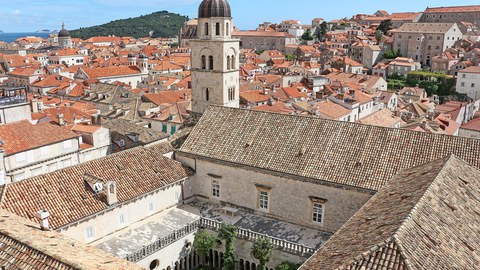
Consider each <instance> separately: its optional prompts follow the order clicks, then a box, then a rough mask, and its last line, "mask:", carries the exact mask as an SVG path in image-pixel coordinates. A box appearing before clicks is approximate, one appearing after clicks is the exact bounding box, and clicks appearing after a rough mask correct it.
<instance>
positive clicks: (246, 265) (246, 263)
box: [245, 261, 251, 270]
mask: <svg viewBox="0 0 480 270" xmlns="http://www.w3.org/2000/svg"><path fill="white" fill-rule="evenodd" d="M250 268H251V264H250V262H249V261H246V262H245V270H251V269H250Z"/></svg>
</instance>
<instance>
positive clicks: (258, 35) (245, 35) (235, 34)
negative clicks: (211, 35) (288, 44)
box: [232, 31, 294, 38]
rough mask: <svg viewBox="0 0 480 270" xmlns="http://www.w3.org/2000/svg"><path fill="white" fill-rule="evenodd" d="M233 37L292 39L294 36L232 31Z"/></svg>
mask: <svg viewBox="0 0 480 270" xmlns="http://www.w3.org/2000/svg"><path fill="white" fill-rule="evenodd" d="M232 36H233V37H284V38H293V37H294V36H293V35H291V34H289V33H287V32H271V31H234V32H232Z"/></svg>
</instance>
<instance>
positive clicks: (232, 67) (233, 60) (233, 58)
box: [230, 55, 236, 69]
mask: <svg viewBox="0 0 480 270" xmlns="http://www.w3.org/2000/svg"><path fill="white" fill-rule="evenodd" d="M235 65H236V64H235V56H234V55H232V60H231V66H230V69H235V68H236V67H235Z"/></svg>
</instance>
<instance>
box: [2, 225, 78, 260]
mask: <svg viewBox="0 0 480 270" xmlns="http://www.w3.org/2000/svg"><path fill="white" fill-rule="evenodd" d="M2 218H3V217H2ZM1 234H3V235H5V236H6V237H8V238H10V239H12V240H13V241H15V242H17V243H18V244H20V245H21V246H25V247H28V248H29V249H34V250H36V251H38V252H39V253H42V254H44V255H45V256H47V257H50V258H52V259H54V260H56V261H58V262H59V263H61V264H64V265H66V266H69V267H71V268H72V269H81V268H79V266H78V265H77V266H76V265H74V264H75V263H73V264H72V263H71V262H65V259H66V258H65V257H62V256H58V255H55V254H50V252H48V251H47V250H46V249H44V248H41V247H40V245H38V244H37V242H35V241H28V239H27V241H22V240H23V239H17V237H15V236H14V235H13V234H12V233H9V232H8V231H6V230H2V232H1ZM18 238H21V237H18ZM27 243H28V245H27ZM72 245H74V244H73V243H72Z"/></svg>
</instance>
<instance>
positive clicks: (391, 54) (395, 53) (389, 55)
mask: <svg viewBox="0 0 480 270" xmlns="http://www.w3.org/2000/svg"><path fill="white" fill-rule="evenodd" d="M400 56H402V54H401V53H400V50H397V49H393V50H392V49H388V50H386V51H385V53H384V54H383V58H385V59H395V58H397V57H400Z"/></svg>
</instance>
